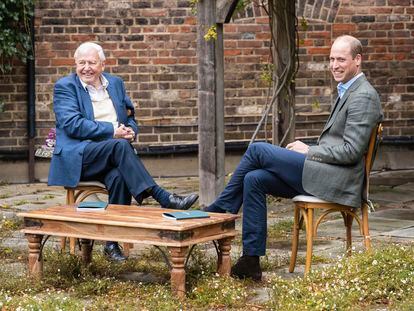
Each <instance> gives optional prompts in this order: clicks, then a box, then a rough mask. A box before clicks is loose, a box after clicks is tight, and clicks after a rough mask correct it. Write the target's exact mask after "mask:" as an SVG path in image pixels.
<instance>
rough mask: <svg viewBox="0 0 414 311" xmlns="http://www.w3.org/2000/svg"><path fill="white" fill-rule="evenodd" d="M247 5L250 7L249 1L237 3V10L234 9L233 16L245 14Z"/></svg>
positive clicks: (244, 0)
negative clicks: (240, 13)
mask: <svg viewBox="0 0 414 311" xmlns="http://www.w3.org/2000/svg"><path fill="white" fill-rule="evenodd" d="M247 5H248V1H247V0H239V1H238V2H237V5H236V8H235V9H234V12H233V15H234V14H236V13H239V12H243V11H244V10H245V9H246V7H247Z"/></svg>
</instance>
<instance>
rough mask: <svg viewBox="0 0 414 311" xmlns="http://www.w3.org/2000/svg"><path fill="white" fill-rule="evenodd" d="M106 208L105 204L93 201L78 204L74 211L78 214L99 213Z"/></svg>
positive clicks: (106, 204)
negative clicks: (78, 212)
mask: <svg viewBox="0 0 414 311" xmlns="http://www.w3.org/2000/svg"><path fill="white" fill-rule="evenodd" d="M107 206H108V203H107V202H102V201H94V202H80V203H79V204H77V206H76V210H77V211H80V212H99V211H104V210H105V209H106V207H107Z"/></svg>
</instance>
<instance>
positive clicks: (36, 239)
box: [26, 234, 43, 278]
mask: <svg viewBox="0 0 414 311" xmlns="http://www.w3.org/2000/svg"><path fill="white" fill-rule="evenodd" d="M26 238H27V240H28V241H29V275H30V276H33V277H36V278H41V277H42V275H43V257H42V254H41V253H40V244H41V243H42V239H43V235H36V234H27V235H26Z"/></svg>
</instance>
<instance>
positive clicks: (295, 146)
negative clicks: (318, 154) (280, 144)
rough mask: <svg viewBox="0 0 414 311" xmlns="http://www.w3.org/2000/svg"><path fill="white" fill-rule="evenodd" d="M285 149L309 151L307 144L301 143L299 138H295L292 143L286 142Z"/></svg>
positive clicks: (304, 152) (305, 152)
mask: <svg viewBox="0 0 414 311" xmlns="http://www.w3.org/2000/svg"><path fill="white" fill-rule="evenodd" d="M286 149H288V150H292V151H296V152H299V153H303V154H307V153H308V151H309V146H308V145H307V144H305V143H302V142H301V141H300V140H296V141H294V142H293V143H290V144H287V146H286Z"/></svg>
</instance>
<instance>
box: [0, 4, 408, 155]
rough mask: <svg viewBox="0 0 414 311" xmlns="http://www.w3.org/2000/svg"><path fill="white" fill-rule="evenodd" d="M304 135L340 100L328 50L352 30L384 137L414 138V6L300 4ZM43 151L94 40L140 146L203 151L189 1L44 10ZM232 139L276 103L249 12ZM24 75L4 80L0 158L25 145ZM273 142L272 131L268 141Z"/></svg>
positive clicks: (39, 13)
mask: <svg viewBox="0 0 414 311" xmlns="http://www.w3.org/2000/svg"><path fill="white" fill-rule="evenodd" d="M297 11H298V16H299V20H301V16H304V18H305V19H306V21H307V23H308V29H307V30H306V31H304V30H302V31H301V32H300V48H299V53H300V70H299V73H298V77H297V79H296V85H297V88H296V103H297V124H296V127H297V130H296V136H297V137H299V138H303V137H315V136H317V135H318V134H319V132H320V130H321V128H322V126H323V124H324V121H325V120H326V118H327V115H328V111H329V107H330V103H331V101H332V99H333V98H335V97H336V91H335V83H334V81H333V80H332V79H331V75H330V73H329V71H328V55H329V46H330V44H331V42H332V40H333V39H334V38H335V37H337V36H338V35H341V34H344V33H349V34H352V35H355V36H357V37H358V38H360V39H361V41H362V42H363V44H364V46H365V55H364V63H363V69H364V72H365V73H366V74H367V76H368V78H369V79H370V81H371V82H372V83H373V85H374V86H375V87H376V88H377V89H378V91H379V92H380V94H381V100H382V104H383V107H384V111H385V117H386V121H385V125H386V130H385V134H386V135H388V136H414V129H413V126H412V125H413V120H414V86H413V85H414V84H413V82H414V62H413V47H414V40H413V36H414V21H413V15H414V4H413V3H412V1H409V0H406V1H404V0H401V1H393V0H388V1H385V0H376V1H374V0H359V1H354V0H342V1H338V0H306V1H305V0H302V1H298V3H297ZM35 23H36V122H37V123H36V126H37V138H36V144H37V145H40V144H42V143H43V140H44V137H45V136H46V134H47V132H48V130H49V128H50V127H53V124H54V119H53V113H52V90H53V84H54V83H55V82H56V80H57V79H59V78H60V77H62V76H64V75H67V74H68V73H70V72H72V71H73V69H74V67H73V59H72V55H73V52H74V50H75V49H76V47H77V46H78V45H79V44H80V43H81V42H84V41H87V40H95V41H98V42H100V43H101V44H102V46H103V47H104V49H105V51H106V56H107V71H108V72H110V73H113V74H116V75H119V76H121V77H122V78H123V79H124V81H125V84H126V87H127V90H128V93H129V95H130V97H131V99H132V100H133V102H134V103H135V105H136V107H137V116H138V121H139V124H140V127H141V135H140V136H139V143H140V144H141V145H157V144H159V145H160V144H182V143H196V141H197V114H198V113H197V56H196V37H197V33H196V18H195V16H194V15H193V14H192V13H191V9H190V7H189V1H186V0H164V1H161V0H159V1H158V0H152V1H150V0H140V1H126V0H118V1H108V0H106V1H102V0H100V1H97V0H90V1H58V0H54V1H46V0H42V1H38V2H36V21H35ZM224 32H225V34H224V36H225V103H226V106H225V124H226V132H225V137H226V140H227V141H230V140H238V141H240V140H248V139H249V138H250V137H251V135H252V133H253V131H254V129H255V126H256V124H257V122H258V120H259V119H260V115H261V111H262V109H263V107H264V105H265V103H266V96H267V87H266V85H265V83H264V82H263V81H261V79H260V74H261V71H262V68H263V65H264V64H266V63H268V62H269V60H268V39H269V28H268V20H267V18H266V16H265V14H264V13H263V10H260V9H259V8H257V7H248V8H247V9H246V11H245V12H242V13H240V14H239V15H238V17H237V18H235V19H234V20H233V21H232V22H231V23H230V24H227V25H226V26H225V30H224ZM25 79H26V76H25V67H24V65H22V64H18V65H17V66H16V68H15V70H14V72H13V73H12V74H11V75H7V76H2V77H0V97H1V98H2V99H3V100H4V101H5V103H6V104H5V107H4V108H5V109H4V110H5V112H2V113H0V134H1V135H0V151H10V150H11V151H13V150H15V151H19V150H25V149H26V148H27V142H26V134H25V133H26V130H25V129H26V118H27V117H26V84H25ZM261 137H263V133H262V134H261Z"/></svg>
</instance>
